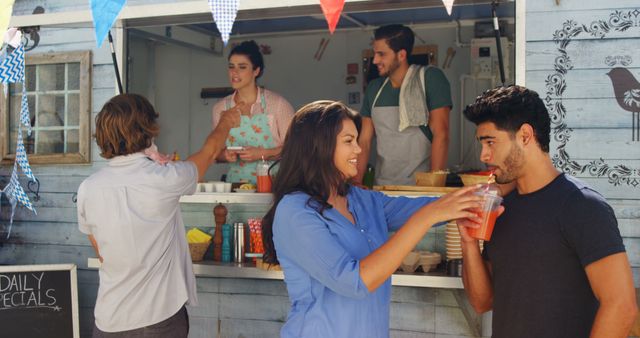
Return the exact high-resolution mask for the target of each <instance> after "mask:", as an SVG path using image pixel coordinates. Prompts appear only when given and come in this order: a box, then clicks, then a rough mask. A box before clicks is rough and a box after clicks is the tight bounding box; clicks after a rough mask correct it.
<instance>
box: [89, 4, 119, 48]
mask: <svg viewBox="0 0 640 338" xmlns="http://www.w3.org/2000/svg"><path fill="white" fill-rule="evenodd" d="M125 2H127V0H91V13H92V14H93V25H94V27H95V31H96V43H97V44H98V47H100V46H101V45H102V42H103V41H104V38H106V37H107V33H109V30H110V29H111V26H113V23H114V22H116V18H117V17H118V14H120V11H121V10H122V7H124V3H125Z"/></svg>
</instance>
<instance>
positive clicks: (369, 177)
mask: <svg viewBox="0 0 640 338" xmlns="http://www.w3.org/2000/svg"><path fill="white" fill-rule="evenodd" d="M375 176H376V171H375V169H373V167H372V166H371V164H367V171H366V172H365V173H364V176H363V177H362V185H364V186H365V187H367V188H369V189H372V188H373V178H374V177H375Z"/></svg>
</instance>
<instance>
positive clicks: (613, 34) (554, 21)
mask: <svg viewBox="0 0 640 338" xmlns="http://www.w3.org/2000/svg"><path fill="white" fill-rule="evenodd" d="M531 2H533V1H527V4H528V3H531ZM637 7H638V5H637V4H636V5H634V6H630V7H627V8H619V9H592V10H588V11H571V12H562V11H551V12H528V13H527V17H526V21H525V25H526V32H525V33H526V40H527V42H530V41H546V40H552V39H553V36H554V34H555V33H556V31H558V30H562V29H563V25H564V24H565V22H567V21H569V20H573V21H574V22H575V23H576V24H578V25H580V26H582V25H587V27H590V26H591V24H592V23H593V22H594V21H598V20H603V21H605V22H608V21H609V18H610V16H611V14H612V13H614V12H615V11H616V10H620V11H623V12H625V13H626V12H629V11H634V10H635V9H636V8H637ZM633 34H635V33H633V31H632V30H628V31H625V32H620V31H616V30H613V29H612V30H611V31H610V32H609V33H607V34H606V37H607V38H625V37H630V36H634V35H633ZM635 36H637V34H635ZM594 38H599V37H598V36H593V35H591V34H589V33H581V34H578V35H577V36H575V37H573V38H572V40H584V39H594Z"/></svg>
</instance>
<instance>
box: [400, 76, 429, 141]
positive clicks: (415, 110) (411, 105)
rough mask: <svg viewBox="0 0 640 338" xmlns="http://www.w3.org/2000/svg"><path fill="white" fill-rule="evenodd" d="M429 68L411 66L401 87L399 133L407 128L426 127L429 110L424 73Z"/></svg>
mask: <svg viewBox="0 0 640 338" xmlns="http://www.w3.org/2000/svg"><path fill="white" fill-rule="evenodd" d="M426 68H427V67H423V66H420V65H410V66H409V70H408V71H407V74H406V75H405V77H404V80H402V85H401V86H400V106H399V109H400V123H399V124H398V131H403V130H404V129H406V128H407V127H417V126H426V125H427V121H428V118H429V108H428V107H427V100H426V97H425V90H424V86H425V84H424V72H425V70H426Z"/></svg>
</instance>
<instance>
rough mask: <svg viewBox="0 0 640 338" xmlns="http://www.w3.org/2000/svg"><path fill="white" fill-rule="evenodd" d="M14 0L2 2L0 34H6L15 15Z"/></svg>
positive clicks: (1, 0)
mask: <svg viewBox="0 0 640 338" xmlns="http://www.w3.org/2000/svg"><path fill="white" fill-rule="evenodd" d="M13 3H14V0H0V34H4V32H6V31H7V28H8V27H9V20H11V14H12V13H13Z"/></svg>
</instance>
